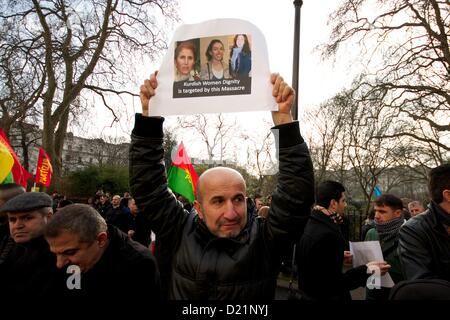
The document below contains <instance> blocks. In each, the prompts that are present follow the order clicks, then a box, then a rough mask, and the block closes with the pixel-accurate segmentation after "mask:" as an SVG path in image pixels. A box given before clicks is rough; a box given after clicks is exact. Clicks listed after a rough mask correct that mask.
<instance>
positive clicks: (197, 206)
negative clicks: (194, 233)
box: [194, 200, 203, 220]
mask: <svg viewBox="0 0 450 320" xmlns="http://www.w3.org/2000/svg"><path fill="white" fill-rule="evenodd" d="M194 208H195V210H196V211H197V213H198V216H199V218H200V219H202V220H203V212H202V205H201V204H200V202H198V201H197V200H195V201H194Z"/></svg>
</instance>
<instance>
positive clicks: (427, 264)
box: [398, 164, 450, 281]
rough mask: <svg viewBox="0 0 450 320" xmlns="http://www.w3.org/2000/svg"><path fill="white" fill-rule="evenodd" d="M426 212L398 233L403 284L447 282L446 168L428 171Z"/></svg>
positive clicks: (449, 197) (449, 192)
mask: <svg viewBox="0 0 450 320" xmlns="http://www.w3.org/2000/svg"><path fill="white" fill-rule="evenodd" d="M428 178H429V179H428V190H429V193H430V197H431V203H430V204H429V206H428V210H427V211H425V212H424V213H421V214H419V215H417V216H415V217H413V218H411V219H409V220H408V221H407V222H406V223H405V224H404V225H403V226H402V228H401V229H400V233H399V244H398V247H399V248H398V252H399V256H400V263H401V266H402V272H403V275H404V276H405V278H406V279H407V280H415V279H443V280H446V281H450V164H443V165H441V166H438V167H436V168H434V169H432V170H430V173H429V177H428Z"/></svg>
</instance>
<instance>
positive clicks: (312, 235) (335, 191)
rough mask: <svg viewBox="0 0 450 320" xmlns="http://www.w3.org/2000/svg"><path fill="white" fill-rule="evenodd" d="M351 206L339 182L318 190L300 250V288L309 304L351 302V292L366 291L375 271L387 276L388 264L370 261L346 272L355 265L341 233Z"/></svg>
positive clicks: (298, 261)
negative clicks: (345, 215)
mask: <svg viewBox="0 0 450 320" xmlns="http://www.w3.org/2000/svg"><path fill="white" fill-rule="evenodd" d="M346 206H347V200H346V194H345V188H344V186H343V185H342V184H341V183H339V182H337V181H323V182H322V183H320V184H319V185H318V187H317V189H316V205H315V206H314V208H313V210H312V212H311V216H310V219H309V221H308V223H307V224H306V227H305V231H304V233H303V236H302V238H301V240H300V242H299V244H298V246H297V250H296V253H297V256H296V261H297V265H298V287H299V290H300V296H301V298H302V299H305V300H339V301H345V300H351V295H350V290H353V289H356V288H358V287H363V286H365V285H366V283H367V279H368V278H369V276H370V274H371V271H372V270H374V269H375V268H376V269H379V270H380V274H381V275H383V274H385V273H386V272H387V271H388V270H389V268H390V266H389V265H388V264H387V263H386V262H385V261H370V262H368V263H367V264H362V265H359V266H356V267H355V268H351V269H349V270H347V271H346V272H342V269H343V264H344V261H345V264H346V265H348V264H351V260H352V259H351V255H350V254H349V252H344V248H345V240H344V237H343V235H342V232H341V229H340V226H339V225H340V223H342V217H343V215H344V211H345V207H346Z"/></svg>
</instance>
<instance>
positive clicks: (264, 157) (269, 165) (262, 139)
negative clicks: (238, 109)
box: [241, 122, 278, 192]
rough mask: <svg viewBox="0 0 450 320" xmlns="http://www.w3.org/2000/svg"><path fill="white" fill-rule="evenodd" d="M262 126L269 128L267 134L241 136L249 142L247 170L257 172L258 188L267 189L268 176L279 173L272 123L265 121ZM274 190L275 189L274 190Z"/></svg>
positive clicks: (252, 133) (257, 133) (251, 133)
mask: <svg viewBox="0 0 450 320" xmlns="http://www.w3.org/2000/svg"><path fill="white" fill-rule="evenodd" d="M263 124H264V125H263V126H262V127H266V128H267V132H266V133H265V134H260V133H259V132H248V133H243V134H242V135H241V138H242V139H243V140H244V141H246V142H247V143H248V146H247V170H249V171H250V172H253V173H256V175H257V177H258V186H257V188H258V189H259V190H261V192H262V191H263V190H264V189H267V187H265V184H266V182H267V179H266V177H267V176H272V175H275V174H276V173H277V171H278V170H277V163H276V162H275V161H274V157H273V154H274V150H275V148H274V141H273V135H272V132H271V131H270V130H269V128H270V126H271V125H270V123H268V122H263ZM272 191H273V190H272Z"/></svg>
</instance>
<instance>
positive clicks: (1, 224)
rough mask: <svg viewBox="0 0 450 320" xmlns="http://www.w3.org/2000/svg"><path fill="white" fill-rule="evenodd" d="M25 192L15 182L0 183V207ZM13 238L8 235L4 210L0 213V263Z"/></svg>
mask: <svg viewBox="0 0 450 320" xmlns="http://www.w3.org/2000/svg"><path fill="white" fill-rule="evenodd" d="M24 192H25V188H24V187H22V186H21V185H19V184H17V183H5V184H0V209H1V208H2V207H3V205H4V204H5V203H6V201H8V200H9V199H12V198H14V197H15V196H17V195H19V194H22V193H24ZM13 245H14V241H13V239H12V238H11V237H10V236H9V223H8V215H7V214H6V212H2V213H0V264H2V263H3V262H4V261H5V259H6V257H7V255H8V253H9V251H10V250H11V248H12V246H13Z"/></svg>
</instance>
